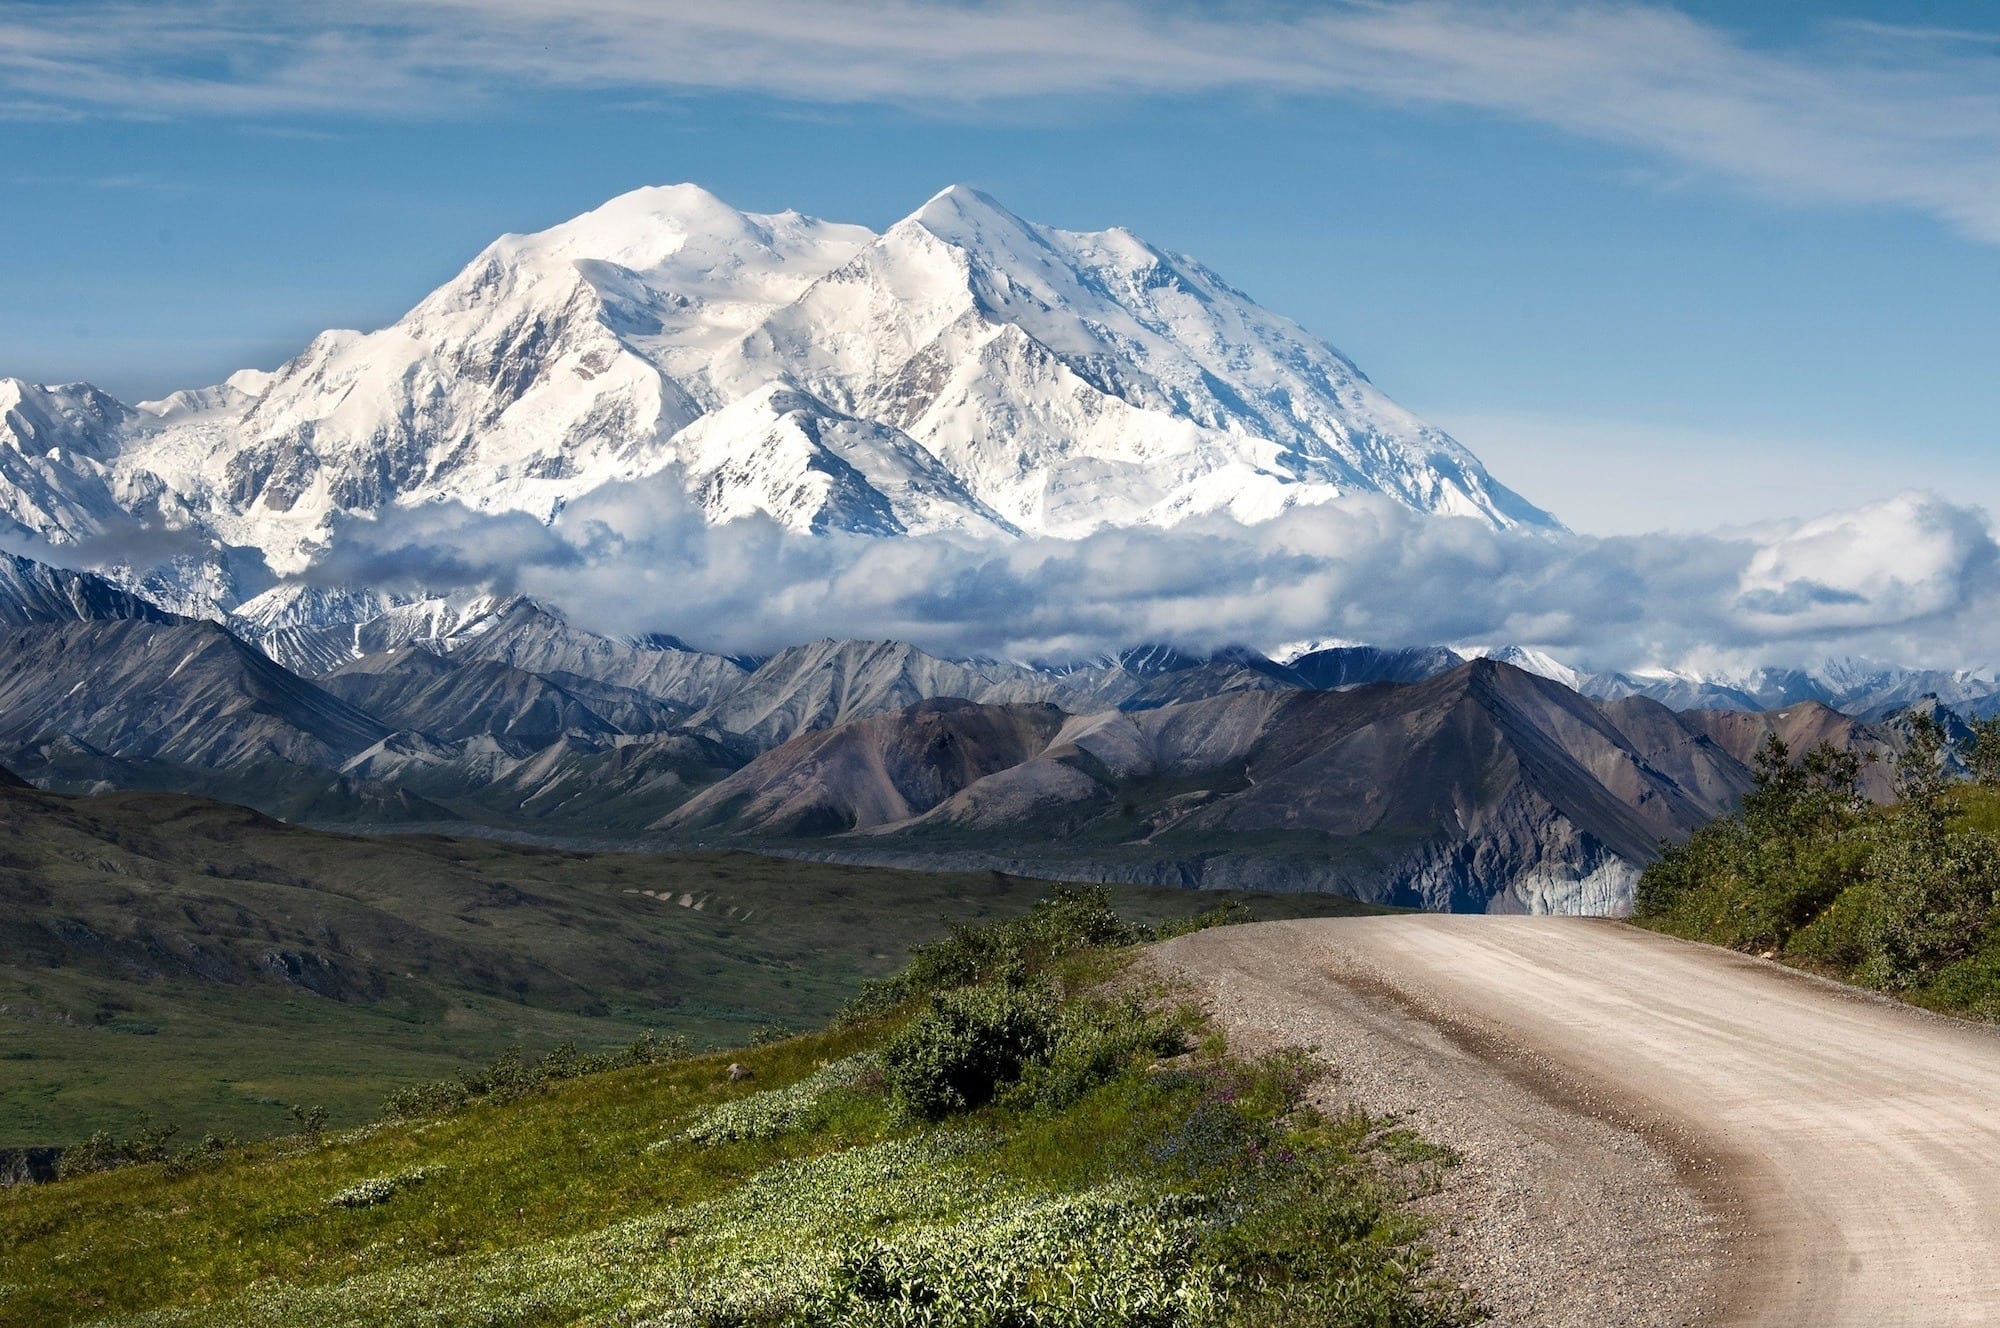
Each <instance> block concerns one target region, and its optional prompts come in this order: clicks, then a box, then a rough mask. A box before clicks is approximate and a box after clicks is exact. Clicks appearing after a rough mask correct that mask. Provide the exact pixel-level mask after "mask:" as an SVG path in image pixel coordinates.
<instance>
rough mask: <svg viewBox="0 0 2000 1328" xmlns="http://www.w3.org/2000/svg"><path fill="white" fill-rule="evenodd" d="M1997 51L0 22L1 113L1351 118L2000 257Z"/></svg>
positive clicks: (1665, 35)
mask: <svg viewBox="0 0 2000 1328" xmlns="http://www.w3.org/2000/svg"><path fill="white" fill-rule="evenodd" d="M1997 41H2000V36H1996V34H1994V33H1979V32H1956V31H1944V30H1937V29H1925V28H1915V27H1893V26H1888V25H1883V24H1867V23H1855V22H1849V23H1842V24H1830V25H1825V26H1822V27H1820V28H1818V29H1816V30H1815V31H1814V32H1813V33H1812V34H1811V35H1810V37H1809V38H1808V39H1807V40H1806V41H1805V42H1804V43H1803V44H1797V45H1794V46H1792V47H1790V48H1787V49H1782V50H1773V49H1766V48H1760V47H1757V46H1754V45H1752V44H1750V43H1748V42H1746V41H1744V40H1742V39H1740V38H1738V37H1736V36H1734V35H1732V34H1730V33H1728V32H1726V31H1724V30H1722V29H1719V28H1716V27H1713V26H1710V25H1707V24H1704V23H1701V22H1699V21H1697V20H1695V19H1693V18H1690V17H1688V16H1686V15H1684V14H1681V13H1679V12H1677V11H1675V10H1673V9H1670V8H1664V7H1660V6H1654V5H1636V4H1617V3H1578V2H1574V0H1572V2H1568V3H1564V2H1561V0H1548V2H1545V3H1524V4H1506V5H1498V4H1488V3H1474V2H1473V0H1407V2H1404V3H1378V2H1375V0H1351V2H1350V3H1330V4H1325V5H1312V6H1299V5H1282V4H1278V3H1275V2H1270V3H1251V2H1246V3H1232V4H1211V5H1196V4H1187V3H1166V4H1157V3H1141V2H1140V0H1072V2H1070V3H1062V4H1057V3H1052V2H1051V0H987V2H986V3H977V4H973V3H963V4H954V3H918V2H917V0H733V2H732V3H731V4H728V5H714V4H696V3H674V2H672V0H669V2H668V3H659V2H658V0H394V2H393V3H390V0H352V2H351V3H347V4H342V5H338V6H321V5H300V6H286V7H274V6H269V5H264V4H255V3H249V2H248V0H156V2H153V3H145V4H137V3H130V0H68V2H67V3H63V4H60V5H49V4H45V3H24V2H23V0H11V2H8V0H0V114H8V113H11V114H13V115H16V116H68V115H79V114H90V113H103V112H119V113H133V112H136V113H142V114H216V115H237V116H258V115H268V114H273V113H305V114H334V115H346V114H381V113H383V112H385V111H388V112H392V113H393V112H404V113H418V114H424V113H440V112H451V111H455V110H458V109H462V108H463V107H464V106H466V105H467V104H469V103H472V104H476V103H477V102H479V101H482V100H486V99H494V98H498V97H501V96H503V95H505V94H506V93H507V92H509V91H513V90H518V89H520V88H522V87H543V88H566V89H606V90H655V91H666V92H676V91H742V92H753V93H758V94H762V95H766V96H775V97H781V98H787V99H793V100H803V101H821V102H891V103H905V104H921V105H925V106H932V107H936V106H949V105H960V106H963V105H967V104H979V105H987V106H990V105H992V104H994V103H997V102H1005V101H1010V100H1022V99H1043V98H1048V97H1051V96H1067V97H1127V96H1134V95H1169V96H1172V95H1189V94H1201V93H1213V92H1232V91H1251V92H1268V93H1277V94H1281V95H1303V96H1323V95H1338V96H1359V97H1365V98H1369V99H1373V100H1377V101H1383V102H1388V103H1393V104H1401V105H1409V106H1429V107H1453V108H1469V109H1472V110H1477V111H1484V112H1489V113H1494V114H1498V115H1502V116H1506V117H1509V118H1513V119H1516V120H1520V121H1525V122H1529V123H1534V124H1540V125H1545V126H1549V127H1552V128H1554V129H1557V130H1560V131H1562V132H1564V133H1568V134H1571V135H1575V136H1578V137H1581V138H1585V139H1590V140H1594V141H1598V142H1605V143H1611V144H1615V145H1618V146H1620V147H1625V148H1630V149H1637V150H1639V151H1641V152H1643V153H1645V154H1647V155H1649V156H1651V157H1654V158H1656V159H1658V160H1661V161H1664V162H1667V163H1670V164H1671V165H1672V166H1673V167H1674V168H1676V169H1678V170H1681V171H1689V172H1696V173H1700V174H1704V175H1711V176H1716V177H1720V178H1724V179H1727V180H1731V181H1733V182H1735V183H1737V184H1738V185H1740V186H1743V187H1747V188H1749V189H1751V190H1754V191H1757V192H1759V193H1764V194H1768V195H1771V196H1775V197H1780V198H1785V199H1793V200H1800V201H1809V202H1831V203H1842V204H1880V205H1890V206H1896V207H1903V208H1909V209H1914V210H1917V211H1920V212H1923V213H1927V214H1929V215H1932V216H1934V217H1937V218H1939V219H1941V220H1943V221H1945V222H1946V223H1948V224H1949V225H1952V226H1954V227H1956V228H1957V229H1959V230H1960V231H1962V232H1963V233H1965V234H1967V235H1970V236H1973V237H1975V238H1977V239H1980V240H1983V241H1986V242H1989V243H2000V60H1996V59H1995V58H1994V55H1993V51H1994V48H1995V45H1996V42H1997Z"/></svg>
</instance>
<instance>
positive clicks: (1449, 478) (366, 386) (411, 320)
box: [0, 185, 1555, 627]
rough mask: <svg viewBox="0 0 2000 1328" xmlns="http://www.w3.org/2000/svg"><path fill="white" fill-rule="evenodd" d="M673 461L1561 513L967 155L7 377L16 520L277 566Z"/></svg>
mask: <svg viewBox="0 0 2000 1328" xmlns="http://www.w3.org/2000/svg"><path fill="white" fill-rule="evenodd" d="M662 472H672V473H673V474H675V475H676V476H678V478H679V480H680V482H681V483H682V484H683V485H684V486H685V488H686V490H687V492H688V493H689V495H690V496H691V497H692V499H693V500H694V501H695V503H696V504H697V505H698V506H699V509H700V510H701V512H702V513H703V514H704V515H705V516H706V517H707V519H709V520H710V521H715V522H722V521H728V520H731V519H733V518H737V517H741V516H745V515H749V514H752V513H763V514H767V515H769V516H771V517H773V518H775V519H776V520H778V521H780V522H781V523H783V524H784V525H786V526H788V527H790V528H792V529H794V530H797V531H800V532H824V531H851V532H856V533H864V534H870V535H885V536H886V535H898V534H906V533H909V534H915V533H925V532H960V533H962V534H963V535H965V536H966V537H1005V536H1007V535H1010V534H1016V533H1034V534H1047V535H1055V536H1064V537H1069V536H1080V535H1083V534H1087V533H1089V532H1091V531H1093V530H1096V529H1100V528H1103V527H1106V526H1118V525H1135V524H1149V525H1168V524H1173V523H1175V522H1178V521H1181V520H1183V519H1186V518H1188V517H1190V516H1193V515H1196V514H1200V513H1206V512H1221V513H1228V514H1230V515H1233V516H1234V517H1236V518H1238V519H1240V520H1244V521H1256V520H1261V519H1265V518H1268V517H1270V516H1272V515H1274V514H1276V513H1277V512H1279V511H1281V510H1283V509H1285V508H1286V507H1289V506H1293V505H1297V504H1309V503H1318V502H1323V501H1326V500H1327V499H1330V498H1332V497H1334V496H1336V495H1339V494H1342V493H1347V492H1377V493H1382V494H1387V495H1389V496H1390V497H1392V498H1394V499H1395V500H1397V501H1399V502H1401V503H1404V504H1406V505H1407V506H1409V507H1411V508H1413V509H1416V510H1419V511H1424V512H1432V513H1442V514H1453V515H1460V516H1470V517H1474V518H1477V519H1480V520H1483V521H1486V522H1488V523H1490V524H1492V525H1495V526H1502V527H1511V526H1527V527H1549V528H1554V526H1555V523H1554V521H1553V519H1552V518H1550V517H1549V516H1548V514H1547V513H1545V512H1542V511H1541V510H1539V509H1538V508H1535V507H1534V506H1532V505H1531V504H1529V503H1527V502H1526V501H1524V500H1523V499H1521V498H1520V497H1518V496H1517V495H1515V494H1514V493H1512V492H1511V491H1509V490H1508V489H1506V488H1505V487H1504V486H1502V485H1500V484H1499V483H1497V482H1496V481H1494V480H1493V479H1492V478H1491V477H1490V476H1488V475H1487V474H1486V472H1485V470H1484V469H1483V468H1482V467H1481V466H1480V464H1479V462H1478V461H1477V459H1476V458H1474V457H1473V456H1472V454H1471V453H1469V452H1468V451H1466V449H1465V448H1463V447H1461V446H1460V445H1459V444H1458V443H1456V442H1454V441H1453V440H1452V439H1451V438H1449V437H1447V436H1446V435H1445V434H1443V433H1442V432H1440V431H1438V430H1436V429H1434V428H1431V427H1430V426H1428V425H1425V424H1424V423H1423V422H1422V421H1420V420H1418V419H1417V418H1415V417H1414V416H1412V415H1410V414H1409V413H1408V412H1407V411H1405V410H1403V409H1402V408H1400V407H1399V406H1397V405H1396V404H1395V403H1394V402H1392V401H1390V400H1389V399H1388V398H1387V397H1386V396H1384V395H1383V394H1382V393H1381V392H1380V391H1379V390H1378V389H1377V388H1376V387H1375V386H1374V385H1373V384H1371V383H1370V382H1369V381H1368V380H1367V378H1366V377H1364V376H1363V375H1362V374H1361V372H1360V371H1359V370H1357V369H1356V368H1355V367H1354V366H1353V365H1352V364H1351V363H1350V362H1349V361H1348V360H1346V359H1345V358H1344V357H1343V356H1341V355H1340V354H1339V352H1337V351H1335V350H1334V349H1333V348H1332V347H1330V346H1328V345H1327V344H1326V343H1325V342H1323V341H1321V340H1319V339H1318V338H1317V337H1315V336H1313V335H1312V334H1310V333H1308V332H1306V331H1305V330H1304V329H1302V328H1301V327H1299V326H1298V325H1297V324H1295V323H1293V322H1291V321H1290V320H1289V319H1286V318H1284V317H1281V316H1280V315H1277V314H1274V313H1271V312H1270V311H1268V310H1265V309H1263V308H1261V307H1259V306H1258V305H1257V304H1255V303H1254V302H1253V301H1251V300H1250V299H1249V298H1248V297H1247V296H1245V295H1243V294H1241V293H1240V292H1238V291H1236V290H1234V289H1232V288H1230V287H1229V286H1228V285H1226V284H1225V283H1224V282H1223V281H1222V280H1221V279H1220V278H1218V277H1217V276H1215V275H1214V274H1213V273H1211V272H1209V271H1208V270H1207V269H1206V268H1204V267H1202V266H1201V265H1200V264H1198V263H1196V262H1194V261H1193V260H1191V259H1188V258H1185V257H1182V256H1179V255H1176V254H1171V253H1168V252H1166V251H1164V250H1161V249H1158V248H1155V247H1153V246H1151V245H1149V244H1147V243H1146V242H1145V241H1143V240H1141V239H1139V238H1138V237H1137V236H1134V235H1132V234H1131V233H1130V232H1128V231H1124V230H1109V231H1103V232H1095V233H1079V232H1069V231H1060V230H1055V229H1051V228H1048V227H1043V226H1038V225H1035V224H1033V223H1030V222H1027V221H1023V220H1022V219H1020V218H1018V217H1016V216H1014V215H1013V214H1011V213H1009V212H1008V211H1007V210H1006V209H1004V208H1003V207H1001V206H1000V205H999V204H998V203H996V202H994V201H993V200H992V199H990V198H988V197H986V196H985V195H983V194H980V193H978V192H976V191H973V190H970V189H966V188H962V187H955V188H951V189H947V190H945V191H944V192H943V193H941V194H939V195H937V196H936V197H935V198H933V199H931V200H930V201H929V202H928V203H926V204H925V205H924V206H923V207H922V208H920V209H919V210H918V211H917V212H915V213H913V214H912V215H911V216H909V217H907V218H905V219H904V220H903V221H900V222H898V223H897V224H895V225H894V226H891V227H890V228H889V229H888V230H887V231H885V232H883V233H882V234H880V235H877V234H874V233H873V232H871V231H869V230H867V229H865V228H863V227H859V226H850V225H840V224H836V223H832V222H826V221H820V220H816V219H813V218H809V217H804V216H801V215H799V214H798V213H795V212H785V213H778V214H774V215H759V214H751V213H743V212H738V211H736V210H735V209H733V208H730V207H729V206H727V205H726V204H724V203H722V202H721V201H720V200H718V199H716V198H715V197H713V196H712V195H710V194H708V193H706V192H704V191H703V190H701V189H699V188H696V187H694V186H692V185H678V186H670V187H662V188H650V189H641V190H638V191H635V192H633V193H630V194H626V195H623V196H621V197H619V198H616V199H613V200H612V201H611V202H609V203H606V204H605V205H604V206H602V207H600V208H597V209H596V210H594V211H592V212H589V213H586V214H584V215H583V216H580V217H577V218H575V219H574V220H571V221H568V222H565V223H563V224H562V225H559V226H556V227H553V228H552V229H549V230H546V231H542V232H540V233H537V234H533V235H509V236H505V237H502V238H501V239H500V240H498V241H496V242H495V243H493V244H492V245H490V246H488V247H487V249H486V250H485V251H484V252H482V253H481V254H480V255H479V256H478V257H477V258H475V259H474V260H473V261H472V263H471V264H470V265H468V266H467V267H466V268H465V270H464V271H462V272H461V273H459V275H458V276H457V277H455V278H454V279H453V280H451V281H450V282H448V283H446V284H445V285H444V286H442V287H441V288H439V289H438V290H437V291H435V292H433V293H432V294H431V295H430V296H428V297H427V298H425V299H424V300H423V301H422V302H421V303H420V304H418V305H417V306H416V307H415V308H414V309H412V310H411V311H410V313H409V314H407V315H406V316H405V317H404V318H402V319H401V320H400V321H398V322H397V323H395V324H394V325H392V326H390V327H387V328H383V329H381V330H379V331H376V332H372V333H366V334H363V333H359V332H346V331H336V332H327V333H323V334H322V335H320V336H319V337H317V338H315V339H314V340H313V342H312V343H311V344H310V345H309V346H307V347H306V349H305V350H304V351H303V352H301V353H300V354H299V356H298V357H296V358H295V359H293V360H291V361H290V362H289V363H287V364H285V365H283V366H281V367H280V368H279V369H277V370H276V371H275V372H272V373H264V372H259V371H254V370H246V371H244V372H241V373H238V374H236V375H234V376H232V377H231V378H229V379H228V380H227V381H226V382H223V383H221V384H218V385H217V386H214V387H210V388H205V389H201V390H198V391H190V392H180V393H176V394H174V395H172V396H170V397H168V398H166V399H165V400H162V401H156V402H148V403H144V404H142V405H140V406H137V407H128V406H125V405H122V404H121V403H119V402H117V401H114V400H112V399H111V398H110V397H108V396H106V395H105V394H103V393H101V392H99V391H97V390H96V389H94V388H91V387H89V386H88V385H82V384H79V385H71V386H67V387H58V388H42V387H36V386H33V385H29V384H24V383H20V382H16V381H13V380H0V529H5V528H6V527H8V526H12V527H15V528H18V529H20V530H23V531H26V532H28V533H31V534H34V535H38V536H41V537H43V538H46V539H48V540H51V541H54V542H59V543H60V542H69V541H75V540H80V539H83V538H86V537H89V536H92V535H99V534H103V533H107V532H108V531H110V530H112V529H113V528H114V527H115V526H116V525H117V524H118V523H120V522H128V523H129V522H130V521H131V520H133V519H135V518H136V519H138V520H142V521H146V522H150V523H155V524H164V525H166V526H168V527H172V528H181V529H189V530H192V531H195V532H197V533H199V534H201V535H202V536H204V537H206V538H208V539H210V540H212V541H213V542H214V543H215V544H216V545H217V546H218V547H225V546H226V547H229V548H234V549H238V550H248V551H255V552H256V553H258V554H260V555H261V558H262V561H263V562H264V563H265V564H266V565H267V567H268V569H269V571H270V572H272V573H276V574H277V575H279V576H290V575H293V574H296V573H298V572H300V571H302V570H303V569H304V568H305V567H307V566H308V565H309V564H311V563H312V561H313V560H314V559H315V558H316V557H317V556H318V555H319V554H320V553H321V552H322V551H323V550H324V549H325V547H326V546H327V543H328V541H329V539H330V538H332V536H333V533H334V531H335V529H336V527H337V526H338V524H339V523H340V522H341V521H342V520H343V519H350V518H361V519H365V518H367V517H369V516H372V515H375V514H378V513H380V512H382V511H383V510H385V509H388V508H391V507H394V506H397V505H404V506H411V505H417V504H422V503H427V502H436V501H445V500H455V501H457V502H460V503H463V504H465V505H467V506H469V507H471V508H474V509H479V510H485V511H495V512H504V511H520V512H527V513H530V514H532V515H534V516H535V517H537V518H539V519H541V520H544V521H552V520H554V519H556V518H557V516H558V514H560V513H561V512H562V511H563V509H564V508H565V506H566V505H568V504H569V503H571V502H573V501H575V500H577V499H578V498H580V497H582V496H584V495H587V494H590V493H592V492H593V491H596V490H600V489H602V488H604V486H606V485H610V484H614V483H617V482H620V481H631V480H638V479H642V478H645V477H649V476H653V475H658V474H661V473H662ZM242 562H243V559H242V558H241V556H240V555H239V556H238V557H237V559H236V561H235V563H234V564H231V563H229V562H228V561H227V560H225V559H223V558H221V557H220V556H218V558H217V559H216V560H213V562H212V564H211V565H210V566H209V567H207V568H206V569H205V570H201V571H197V570H195V569H182V570H180V571H178V572H175V573H173V574H171V577H170V579H173V580H176V582H177V585H176V586H174V587H168V589H167V592H166V593H167V596H168V598H175V597H177V596H178V597H180V598H181V599H187V600H191V601H199V600H202V599H204V598H206V599H207V600H208V601H209V602H210V607H211V611H223V610H229V609H233V608H236V607H237V606H238V604H239V603H240V602H241V601H242V600H245V599H248V598H250V597H251V596H252V595H254V594H256V593H258V592H260V591H262V590H264V589H265V588H266V585H267V584H268V577H266V578H265V579H264V582H263V583H258V582H257V579H256V578H255V577H252V576H247V575H244V574H241V572H240V571H239V570H238V569H239V568H240V566H241V564H242ZM178 583H185V584H178ZM174 607H176V608H181V607H184V606H183V604H182V603H181V602H180V601H179V599H177V600H176V603H175V605H174ZM287 625H288V626H303V625H305V624H303V623H294V624H287ZM273 626H274V627H275V626H277V625H275V624H274V625H273Z"/></svg>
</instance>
